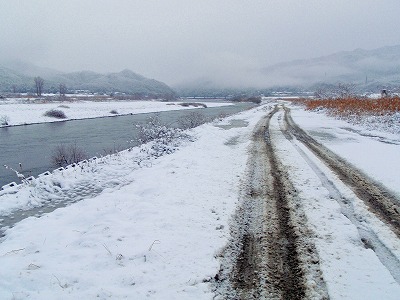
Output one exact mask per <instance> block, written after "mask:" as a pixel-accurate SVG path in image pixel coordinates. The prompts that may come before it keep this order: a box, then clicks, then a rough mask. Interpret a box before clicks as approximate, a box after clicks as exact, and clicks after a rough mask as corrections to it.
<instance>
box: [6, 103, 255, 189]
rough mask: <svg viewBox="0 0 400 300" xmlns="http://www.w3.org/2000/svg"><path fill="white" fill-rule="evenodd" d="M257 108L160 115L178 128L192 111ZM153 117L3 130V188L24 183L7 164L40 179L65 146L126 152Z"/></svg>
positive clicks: (96, 153) (90, 153) (211, 113)
mask: <svg viewBox="0 0 400 300" xmlns="http://www.w3.org/2000/svg"><path fill="white" fill-rule="evenodd" d="M253 106H254V104H250V103H238V104H235V105H229V106H221V107H213V108H201V109H195V110H192V109H191V110H177V111H168V112H160V113H159V115H160V119H161V121H162V122H165V123H167V124H171V125H172V126H175V127H178V122H177V119H178V118H179V117H180V116H183V115H185V114H188V113H190V112H191V111H196V112H201V113H202V114H204V115H205V116H206V117H209V118H214V117H217V116H218V115H220V114H234V113H238V112H240V111H243V110H245V109H248V108H250V107H253ZM151 115H154V113H149V114H137V115H128V116H116V117H107V118H96V119H84V120H73V121H65V122H55V123H43V124H33V125H26V126H15V127H7V128H0V188H1V186H3V185H6V184H8V183H10V182H16V183H20V180H19V179H18V177H17V176H16V174H15V173H14V172H12V171H11V170H10V169H6V168H5V167H4V165H7V166H9V167H11V168H13V169H16V170H18V171H20V172H21V173H22V174H24V175H25V176H26V177H28V176H35V177H36V176H37V175H38V174H41V173H43V172H45V171H51V170H52V169H54V167H53V166H52V164H51V156H52V152H53V151H54V149H55V148H56V147H57V146H58V145H61V144H64V145H70V144H75V143H76V145H77V146H79V147H81V148H83V149H84V150H85V151H86V153H87V155H88V156H89V157H93V156H100V155H105V154H106V153H109V152H110V151H113V150H123V149H126V148H128V147H129V146H131V145H132V143H128V142H129V141H132V140H133V141H135V139H136V136H137V130H136V128H135V124H143V123H145V122H146V121H147V119H148V118H149V117H150V116H151ZM20 164H21V166H22V167H20Z"/></svg>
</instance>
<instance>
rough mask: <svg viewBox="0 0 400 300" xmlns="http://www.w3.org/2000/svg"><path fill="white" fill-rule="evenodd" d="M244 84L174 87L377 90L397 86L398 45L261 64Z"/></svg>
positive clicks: (206, 91) (185, 90) (204, 90)
mask: <svg viewBox="0 0 400 300" xmlns="http://www.w3.org/2000/svg"><path fill="white" fill-rule="evenodd" d="M243 82H246V83H245V84H244V85H242V86H240V85H236V84H232V85H231V86H229V84H228V85H227V83H226V82H223V83H221V82H219V81H218V80H213V79H212V77H211V76H210V77H209V78H207V79H204V78H203V79H202V80H199V81H198V82H195V81H191V82H186V83H182V84H180V85H177V86H174V88H175V89H176V90H177V91H178V92H179V93H180V94H181V95H187V96H189V95H199V94H202V95H214V94H217V95H222V94H224V93H225V94H226V93H228V94H229V93H230V94H232V93H236V94H237V93H242V92H246V91H249V90H250V91H253V92H257V91H261V92H263V93H264V94H268V93H269V92H270V91H297V92H302V91H313V90H315V89H318V88H319V87H321V86H322V87H323V86H333V85H337V84H339V83H346V84H354V85H355V86H356V87H357V90H358V91H360V92H361V91H379V90H380V89H382V88H389V89H391V88H394V87H397V88H398V87H399V86H400V45H396V46H390V47H382V48H378V49H374V50H363V49H356V50H353V51H342V52H337V53H334V54H331V55H327V56H322V57H317V58H312V59H301V60H294V61H289V62H283V63H279V64H274V65H271V66H268V67H261V68H259V69H258V70H253V71H252V73H248V74H246V80H243Z"/></svg>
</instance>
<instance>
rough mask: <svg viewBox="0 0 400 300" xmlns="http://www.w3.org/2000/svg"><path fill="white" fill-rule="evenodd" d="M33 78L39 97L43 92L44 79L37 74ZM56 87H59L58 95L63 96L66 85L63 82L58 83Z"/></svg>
mask: <svg viewBox="0 0 400 300" xmlns="http://www.w3.org/2000/svg"><path fill="white" fill-rule="evenodd" d="M33 80H34V82H35V91H36V95H37V96H38V97H41V96H42V93H43V87H44V79H43V78H42V77H40V76H37V77H35V78H34V79H33ZM58 88H59V92H60V96H65V94H66V92H67V86H66V85H65V84H64V83H60V85H59V87H58Z"/></svg>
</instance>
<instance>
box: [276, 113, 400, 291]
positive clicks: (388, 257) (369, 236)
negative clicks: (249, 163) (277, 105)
mask: <svg viewBox="0 0 400 300" xmlns="http://www.w3.org/2000/svg"><path fill="white" fill-rule="evenodd" d="M284 111H285V116H284V124H280V125H281V131H282V133H283V135H284V136H285V138H286V139H287V140H289V141H290V142H291V144H292V145H293V147H294V148H295V149H296V150H297V152H298V153H299V154H300V155H301V157H303V159H304V160H305V161H306V162H307V164H308V165H309V166H310V168H311V169H312V170H313V171H314V173H315V174H316V175H317V176H318V178H319V179H320V180H321V183H322V185H323V186H324V187H325V188H326V189H327V190H328V192H329V196H330V197H331V198H332V199H334V200H335V201H336V202H337V203H338V204H339V205H340V208H341V212H342V214H343V215H344V216H345V217H346V218H348V219H349V220H350V222H351V223H352V224H354V226H355V227H356V228H357V230H358V232H359V235H360V238H361V242H362V243H363V244H364V245H365V247H366V248H369V249H372V250H373V251H374V252H375V254H376V255H377V257H378V258H379V260H380V261H381V263H382V264H383V265H384V266H385V267H386V268H387V269H388V270H389V272H390V273H391V274H392V276H393V278H394V279H395V280H396V282H397V283H399V284H400V261H399V259H398V258H397V256H396V255H394V254H393V253H392V252H391V251H390V249H389V248H388V247H387V246H386V245H385V244H384V243H383V242H382V241H381V240H380V239H379V236H378V235H377V233H375V232H374V230H373V228H370V227H367V226H366V224H365V222H363V220H360V219H359V217H358V216H357V214H356V212H355V210H354V205H353V202H352V200H350V199H346V197H344V196H343V195H342V193H341V192H340V190H339V189H338V188H337V187H336V186H335V184H334V183H333V182H332V181H331V180H330V179H329V178H328V176H327V175H326V174H325V173H324V172H323V171H322V170H321V169H320V168H319V167H318V166H317V165H316V163H315V162H314V161H313V160H312V159H311V157H310V156H309V155H313V154H311V153H310V154H306V153H305V152H304V151H303V149H301V148H300V147H299V146H298V145H297V144H296V141H297V139H296V137H295V136H292V134H293V135H295V133H294V132H296V131H298V130H301V129H300V128H298V127H295V128H293V125H291V124H294V122H293V121H291V122H290V120H291V118H290V110H289V109H288V108H286V107H284ZM305 134H306V133H305V132H303V133H302V134H301V136H302V137H304V135H305ZM309 139H312V138H311V137H309ZM302 142H303V141H302ZM303 144H304V145H305V146H307V147H308V144H306V143H304V142H303ZM308 149H310V148H309V147H308ZM310 150H312V149H310ZM313 153H314V155H316V154H315V152H313ZM316 159H320V160H321V161H324V159H323V158H321V157H319V156H318V155H316ZM328 166H329V167H330V169H331V170H332V171H333V172H335V169H334V168H332V167H331V166H330V164H329V165H328ZM355 172H356V171H355ZM357 172H358V171H357ZM342 182H343V183H344V184H346V182H345V181H342ZM350 188H351V186H350ZM364 201H365V200H364Z"/></svg>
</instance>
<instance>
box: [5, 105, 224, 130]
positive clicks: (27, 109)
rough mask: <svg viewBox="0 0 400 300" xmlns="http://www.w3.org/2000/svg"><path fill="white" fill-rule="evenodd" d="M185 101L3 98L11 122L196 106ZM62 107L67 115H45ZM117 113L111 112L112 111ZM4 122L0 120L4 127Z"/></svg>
mask: <svg viewBox="0 0 400 300" xmlns="http://www.w3.org/2000/svg"><path fill="white" fill-rule="evenodd" d="M180 104H182V102H161V101H155V100H154V101H139V100H138V101H122V100H119V101H117V100H110V101H88V100H87V101H73V102H72V101H50V102H49V101H45V102H44V101H33V100H28V99H26V98H17V99H6V100H0V120H1V118H2V117H3V116H7V117H8V119H9V121H8V124H9V125H10V126H13V125H25V124H35V123H45V122H59V121H65V120H78V119H89V118H98V117H112V116H116V115H128V114H140V113H150V112H158V111H170V110H179V109H193V108H194V106H182V105H180ZM206 105H207V107H216V106H222V105H231V103H218V102H207V104H206ZM52 109H55V110H61V111H63V112H64V113H65V115H66V118H65V119H55V118H52V117H47V116H45V115H44V114H45V112H47V111H49V110H52ZM113 110H114V111H115V112H116V113H111V111H113ZM2 126H4V125H1V124H0V127H2Z"/></svg>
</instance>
